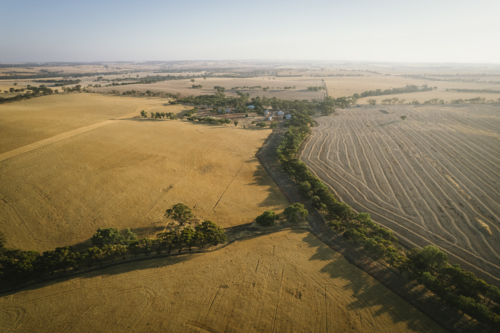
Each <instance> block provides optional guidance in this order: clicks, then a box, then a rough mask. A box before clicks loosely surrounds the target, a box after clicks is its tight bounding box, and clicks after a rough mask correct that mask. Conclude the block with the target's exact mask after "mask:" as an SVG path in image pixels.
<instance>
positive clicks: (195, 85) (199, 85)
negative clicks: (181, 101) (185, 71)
mask: <svg viewBox="0 0 500 333" xmlns="http://www.w3.org/2000/svg"><path fill="white" fill-rule="evenodd" d="M191 87H192V88H193V89H201V88H203V86H202V85H201V84H193V85H192V86H191Z"/></svg>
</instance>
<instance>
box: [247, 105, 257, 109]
mask: <svg viewBox="0 0 500 333" xmlns="http://www.w3.org/2000/svg"><path fill="white" fill-rule="evenodd" d="M247 108H249V109H252V110H253V109H254V108H255V106H253V105H249V106H247Z"/></svg>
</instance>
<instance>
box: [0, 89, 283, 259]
mask: <svg viewBox="0 0 500 333" xmlns="http://www.w3.org/2000/svg"><path fill="white" fill-rule="evenodd" d="M51 98H53V100H54V103H55V104H58V103H57V101H58V98H61V99H63V100H65V99H66V96H54V97H51ZM98 98H105V99H106V100H107V99H109V97H98ZM37 100H41V99H35V100H31V101H30V102H32V101H33V102H36V101H37ZM110 100H111V101H113V100H116V103H117V104H118V101H120V100H123V101H127V100H129V99H127V98H123V99H121V98H111V99H110ZM137 100H138V101H136V103H137V104H136V105H133V103H131V104H132V105H131V106H129V107H128V108H126V109H125V110H123V109H122V108H118V107H117V109H116V110H114V111H110V112H115V114H117V115H118V114H123V113H127V112H129V111H130V110H133V109H134V108H136V106H137V105H139V101H141V100H143V101H144V102H147V101H148V100H147V99H137ZM130 101H131V102H132V101H134V98H130ZM15 105H17V103H16V104H12V105H10V107H11V108H12V107H13V106H15ZM157 107H158V106H157ZM169 108H171V109H169ZM178 108H180V106H174V107H161V109H162V110H161V111H162V112H168V111H169V110H170V111H172V110H174V111H175V110H176V109H178ZM30 112H35V111H30ZM39 112H41V111H39ZM13 116H16V115H15V112H14V115H13ZM39 116H40V117H41V116H42V114H40V115H39ZM19 117H20V116H19ZM96 117H97V116H96ZM91 119H94V121H95V120H96V119H95V118H91ZM27 121H28V122H29V119H28V120H27ZM52 121H53V122H55V123H56V122H58V121H57V118H52ZM68 123H69V124H72V123H71V121H68ZM80 123H81V121H80ZM101 125H102V126H101ZM75 132H76V134H75ZM68 133H69V134H71V135H67V134H68ZM269 133H270V130H257V129H253V130H252V129H246V130H245V129H241V128H235V127H234V126H215V125H203V124H199V123H196V124H195V123H191V122H186V121H179V120H176V121H167V120H163V121H160V120H158V121H155V120H151V119H140V118H136V119H123V120H116V121H104V122H102V123H98V124H96V125H91V126H88V127H84V128H83V130H82V129H77V130H75V131H70V132H67V133H63V134H60V135H59V136H56V137H55V138H56V139H57V140H54V141H53V142H49V143H48V144H46V145H43V146H41V147H38V146H37V144H38V143H33V144H32V145H30V146H28V147H33V146H35V147H34V148H33V149H31V150H28V151H26V152H24V151H22V150H23V148H20V149H19V150H18V151H21V152H22V154H20V155H17V156H16V155H15V154H14V156H10V155H9V154H11V152H7V153H4V154H2V155H0V183H1V184H2V186H1V188H0V198H1V200H0V230H3V231H4V233H5V235H6V238H7V240H8V245H9V246H12V247H17V248H22V249H26V250H27V249H34V250H40V251H42V250H47V249H53V248H55V247H57V246H66V245H74V244H77V243H80V242H83V241H85V240H88V239H89V238H90V237H91V236H92V235H93V234H94V233H95V231H96V230H97V229H98V228H101V227H110V226H115V227H118V228H127V227H130V228H132V229H133V230H135V231H136V232H137V233H138V234H139V235H146V234H150V233H152V232H153V233H154V232H155V230H156V229H155V227H161V226H164V225H165V223H166V221H165V219H164V218H163V214H164V213H165V210H166V209H167V208H169V207H170V206H172V205H173V204H176V203H178V202H183V203H185V204H187V205H189V206H190V207H192V208H193V212H194V213H195V215H197V216H198V217H200V218H206V219H212V220H213V221H216V222H217V223H219V224H220V225H222V226H223V227H227V226H233V225H238V224H242V223H249V222H251V221H252V220H253V219H254V218H255V217H257V216H258V215H259V214H261V213H262V212H263V211H265V210H268V209H274V210H276V211H282V209H284V207H285V206H286V205H287V201H286V200H285V198H284V197H283V196H282V194H281V192H280V191H279V190H278V189H277V188H276V186H275V185H274V183H273V182H272V181H271V180H270V178H269V177H268V175H267V173H266V172H265V171H264V169H263V168H262V167H261V166H260V164H259V163H258V161H257V159H256V158H255V153H256V151H257V150H258V148H259V147H260V146H261V145H262V143H263V142H264V140H265V139H266V137H267V136H268V135H269ZM47 140H49V141H50V140H52V139H51V138H49V139H47ZM4 150H5V149H4ZM14 152H16V151H14ZM4 155H9V157H10V158H9V159H5V160H3V161H1V160H2V156H4Z"/></svg>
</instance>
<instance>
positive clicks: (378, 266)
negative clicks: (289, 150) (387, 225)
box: [257, 124, 485, 332]
mask: <svg viewBox="0 0 500 333" xmlns="http://www.w3.org/2000/svg"><path fill="white" fill-rule="evenodd" d="M321 126H322V125H321V124H320V127H319V128H321ZM284 132H285V129H284V128H283V127H281V128H278V129H276V130H275V131H274V132H273V133H272V134H271V135H270V136H269V138H268V139H267V140H266V142H265V143H264V145H263V146H262V148H261V149H260V150H259V151H258V153H257V158H258V159H259V161H260V162H261V164H262V165H263V166H264V168H265V169H266V171H267V172H268V174H269V175H270V176H271V178H272V179H273V180H274V182H275V183H276V185H277V186H278V188H279V189H280V190H281V191H282V193H283V195H284V196H285V197H286V198H287V199H288V200H289V201H290V203H295V202H300V203H302V204H304V205H305V206H306V208H307V210H308V211H309V214H310V215H309V218H308V222H309V225H310V227H311V232H312V233H313V234H314V235H315V236H316V237H317V238H318V239H320V240H321V241H322V242H323V243H325V244H326V245H327V246H328V247H330V248H331V249H333V250H334V251H336V252H338V253H340V254H342V255H343V256H344V257H345V258H346V259H347V260H348V261H349V262H350V263H351V264H353V265H355V266H356V267H358V268H360V269H361V270H363V271H364V272H366V273H367V274H369V275H370V276H371V277H373V278H375V279H376V280H378V281H379V282H380V283H382V284H383V285H384V286H386V287H387V288H389V289H391V290H392V291H393V292H395V293H396V294H397V295H398V296H400V297H401V298H403V299H404V300H405V301H407V302H408V303H410V304H411V305H413V306H415V307H416V308H417V309H419V310H420V311H421V312H422V313H424V314H425V315H427V316H428V317H430V318H431V319H433V320H434V321H436V322H437V323H438V324H440V325H441V326H442V327H444V328H445V329H447V330H448V331H450V332H483V331H485V330H484V328H483V327H481V326H479V325H478V324H477V323H475V322H473V321H469V320H467V319H466V318H465V317H464V316H462V315H461V314H460V313H459V312H458V311H456V310H454V309H453V308H451V307H449V306H447V305H445V304H444V303H442V302H441V301H439V300H437V299H436V298H434V297H433V296H431V294H430V293H428V292H427V291H426V290H425V289H424V288H422V287H419V286H416V285H414V284H411V283H408V282H407V281H406V280H404V279H403V278H401V277H400V276H399V275H398V274H397V273H395V272H394V271H393V270H391V269H390V268H388V267H387V266H385V265H384V264H382V263H380V262H378V261H374V260H373V259H371V258H370V257H368V256H367V255H366V254H364V253H363V252H361V251H359V250H358V249H356V248H354V247H353V246H352V245H351V244H349V243H348V242H347V241H345V240H344V239H343V238H342V237H341V236H339V235H338V234H336V233H334V232H333V231H332V230H330V228H328V227H327V226H326V223H325V221H324V219H323V217H322V216H321V215H320V214H319V213H318V212H317V211H316V210H315V209H314V208H313V207H312V206H311V205H310V202H309V201H307V200H306V199H305V198H303V197H302V196H301V195H300V193H299V192H298V189H297V186H296V185H295V183H294V182H293V181H292V180H291V179H290V178H289V177H288V176H287V175H286V174H285V172H284V171H283V169H282V168H281V164H280V162H279V160H278V158H277V157H276V154H275V152H276V148H277V147H278V146H279V143H280V141H281V138H282V137H283V135H284ZM314 135H315V136H316V137H318V136H321V134H319V135H318V132H317V131H315V132H314V133H313V135H311V136H310V137H308V138H307V139H306V141H305V142H304V143H303V147H304V146H309V145H314V143H315V140H314V137H315V136H314ZM311 142H312V143H311ZM302 153H303V151H302Z"/></svg>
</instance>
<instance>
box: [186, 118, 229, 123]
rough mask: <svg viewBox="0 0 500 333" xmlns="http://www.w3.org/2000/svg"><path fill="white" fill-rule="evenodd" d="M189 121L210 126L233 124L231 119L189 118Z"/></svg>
mask: <svg viewBox="0 0 500 333" xmlns="http://www.w3.org/2000/svg"><path fill="white" fill-rule="evenodd" d="M187 120H190V121H195V120H197V121H199V122H205V123H209V124H231V120H230V119H229V118H213V117H194V116H193V117H189V118H187Z"/></svg>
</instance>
